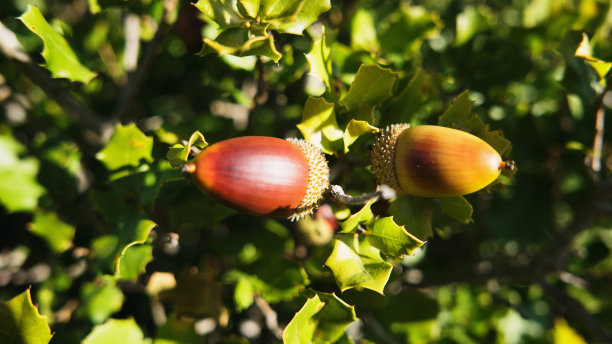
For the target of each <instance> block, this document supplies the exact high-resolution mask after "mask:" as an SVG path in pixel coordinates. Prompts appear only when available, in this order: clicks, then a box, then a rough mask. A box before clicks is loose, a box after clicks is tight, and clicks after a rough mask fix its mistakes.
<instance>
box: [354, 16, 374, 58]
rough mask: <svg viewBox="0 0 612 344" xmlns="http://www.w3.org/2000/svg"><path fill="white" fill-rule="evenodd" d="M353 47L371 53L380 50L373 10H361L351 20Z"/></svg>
mask: <svg viewBox="0 0 612 344" xmlns="http://www.w3.org/2000/svg"><path fill="white" fill-rule="evenodd" d="M351 47H352V48H353V49H363V50H366V51H370V52H377V51H379V50H380V44H378V37H377V35H376V18H375V15H374V13H373V10H371V9H365V8H360V9H358V10H357V12H355V14H354V15H353V17H352V20H351Z"/></svg>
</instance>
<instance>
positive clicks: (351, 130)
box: [344, 119, 380, 153]
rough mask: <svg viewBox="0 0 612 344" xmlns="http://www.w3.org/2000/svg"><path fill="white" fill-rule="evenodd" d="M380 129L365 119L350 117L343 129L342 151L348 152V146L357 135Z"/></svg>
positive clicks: (375, 131)
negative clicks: (359, 119)
mask: <svg viewBox="0 0 612 344" xmlns="http://www.w3.org/2000/svg"><path fill="white" fill-rule="evenodd" d="M379 131H380V130H379V129H378V128H376V127H374V126H372V125H370V123H368V122H366V121H358V120H354V119H352V120H351V121H350V122H349V124H347V126H346V129H344V153H348V151H349V146H350V145H352V144H353V143H354V142H355V141H356V140H357V139H358V138H359V136H361V135H363V134H366V133H377V132H379Z"/></svg>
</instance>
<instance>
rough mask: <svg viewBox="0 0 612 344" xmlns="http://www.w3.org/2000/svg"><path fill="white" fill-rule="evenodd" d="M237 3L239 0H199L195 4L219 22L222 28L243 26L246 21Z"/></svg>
mask: <svg viewBox="0 0 612 344" xmlns="http://www.w3.org/2000/svg"><path fill="white" fill-rule="evenodd" d="M237 4H238V2H237V1H230V0H199V1H198V2H197V3H195V4H194V6H195V7H196V8H197V9H198V10H200V12H202V13H203V14H204V15H206V16H207V17H209V18H210V19H212V20H213V21H214V22H215V23H217V25H219V27H220V28H222V29H226V28H232V27H241V26H243V25H244V24H245V22H246V20H245V18H243V16H242V15H241V14H240V11H239V10H238V7H237Z"/></svg>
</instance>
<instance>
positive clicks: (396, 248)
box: [366, 217, 424, 257]
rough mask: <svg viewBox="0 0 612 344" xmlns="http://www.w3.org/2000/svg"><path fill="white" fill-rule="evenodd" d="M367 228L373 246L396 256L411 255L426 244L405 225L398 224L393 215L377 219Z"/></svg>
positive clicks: (367, 234)
mask: <svg viewBox="0 0 612 344" xmlns="http://www.w3.org/2000/svg"><path fill="white" fill-rule="evenodd" d="M367 228H368V231H367V232H366V236H367V238H368V241H370V243H371V244H372V246H374V247H376V248H378V249H379V250H380V251H381V252H382V253H384V254H387V255H391V256H394V257H401V256H403V255H411V254H412V252H414V250H416V249H417V248H419V247H421V246H423V244H424V242H423V241H421V240H419V239H418V238H417V237H415V236H414V235H412V234H410V233H408V232H407V231H406V229H405V228H404V226H398V225H397V224H396V223H395V222H394V221H393V217H383V218H381V219H376V220H374V221H373V222H372V223H371V224H370V225H369V226H368V227H367Z"/></svg>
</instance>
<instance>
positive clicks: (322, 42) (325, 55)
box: [306, 28, 333, 92]
mask: <svg viewBox="0 0 612 344" xmlns="http://www.w3.org/2000/svg"><path fill="white" fill-rule="evenodd" d="M330 38H331V37H329V33H327V32H326V31H325V28H323V33H322V35H321V37H320V38H316V39H315V40H314V42H313V43H312V49H311V50H310V51H309V52H308V54H306V59H307V60H308V65H309V66H310V72H309V73H310V74H311V75H313V76H314V77H316V78H318V79H320V80H321V81H322V82H323V84H325V88H326V90H327V91H328V92H331V91H332V81H333V74H332V58H331V43H332V42H333V41H332V40H331V39H330Z"/></svg>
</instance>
